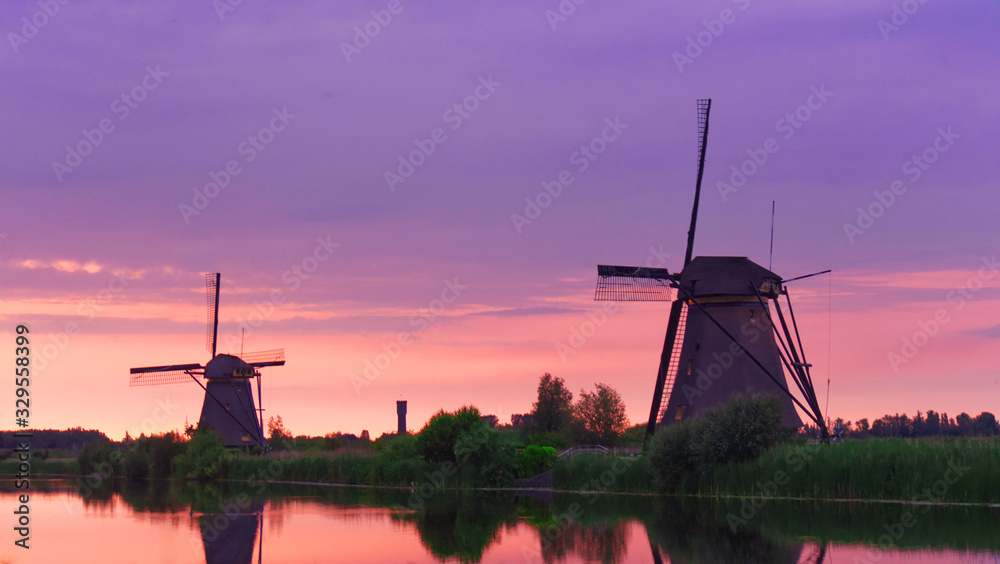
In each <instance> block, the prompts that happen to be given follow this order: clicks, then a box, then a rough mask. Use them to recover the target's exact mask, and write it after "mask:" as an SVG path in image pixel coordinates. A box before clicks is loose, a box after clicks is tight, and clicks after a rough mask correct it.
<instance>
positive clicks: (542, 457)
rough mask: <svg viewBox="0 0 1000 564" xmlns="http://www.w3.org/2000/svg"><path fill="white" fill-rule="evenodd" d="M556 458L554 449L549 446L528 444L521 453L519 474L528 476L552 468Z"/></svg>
mask: <svg viewBox="0 0 1000 564" xmlns="http://www.w3.org/2000/svg"><path fill="white" fill-rule="evenodd" d="M555 458H556V449H555V448H553V447H550V446H539V445H528V446H526V447H524V452H522V453H521V464H520V470H521V476H524V477H528V476H534V475H535V474H540V473H542V472H545V471H546V470H548V469H550V468H552V462H553V461H555Z"/></svg>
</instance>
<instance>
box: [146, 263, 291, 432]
mask: <svg viewBox="0 0 1000 564" xmlns="http://www.w3.org/2000/svg"><path fill="white" fill-rule="evenodd" d="M221 282H222V276H221V275H220V274H218V273H214V274H206V275H205V287H206V290H207V293H208V336H207V339H206V348H207V349H208V351H209V352H211V353H212V358H211V359H210V360H209V361H208V363H206V364H205V365H204V366H202V365H200V364H171V365H168V366H147V367H144V368H133V369H131V370H130V373H131V376H130V377H129V386H154V385H160V384H176V383H180V382H187V381H189V380H194V382H195V383H196V384H198V385H199V386H201V387H202V389H203V390H205V402H204V403H203V404H202V407H201V418H200V419H199V420H198V424H199V425H208V426H210V427H211V428H212V429H213V430H214V431H215V432H216V433H218V434H219V435H221V436H222V439H223V441H225V443H226V446H231V447H237V446H261V447H267V441H266V440H265V439H264V410H263V408H261V407H260V400H261V395H260V392H261V383H260V371H258V370H257V369H258V368H262V367H265V366H284V364H285V350H284V349H276V350H271V351H262V352H253V353H246V354H243V355H242V358H240V357H238V356H234V355H231V354H216V344H217V342H218V336H219V285H220V283H221ZM198 376H201V377H202V378H204V379H205V384H202V383H201V382H199V381H198V378H197V377H198ZM254 378H256V379H257V399H256V401H255V400H254V397H253V390H252V388H251V386H250V381H251V380H253V379H254Z"/></svg>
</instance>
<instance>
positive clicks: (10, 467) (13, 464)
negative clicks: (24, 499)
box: [0, 459, 79, 477]
mask: <svg viewBox="0 0 1000 564" xmlns="http://www.w3.org/2000/svg"><path fill="white" fill-rule="evenodd" d="M30 464H31V470H30V472H31V476H37V475H40V474H77V473H78V472H79V465H78V464H77V463H76V461H75V460H38V459H31V462H30ZM19 466H20V462H19V461H17V460H14V459H8V460H2V461H0V474H4V475H7V476H10V477H13V476H15V475H16V474H17V473H18V472H19V469H18V467H19Z"/></svg>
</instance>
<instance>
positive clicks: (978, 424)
mask: <svg viewBox="0 0 1000 564" xmlns="http://www.w3.org/2000/svg"><path fill="white" fill-rule="evenodd" d="M972 427H973V429H974V430H975V434H976V436H977V437H992V436H993V435H996V434H997V418H996V417H995V416H994V415H993V414H992V413H990V412H989V411H984V412H982V413H980V414H979V415H978V416H977V417H976V418H975V419H973V420H972Z"/></svg>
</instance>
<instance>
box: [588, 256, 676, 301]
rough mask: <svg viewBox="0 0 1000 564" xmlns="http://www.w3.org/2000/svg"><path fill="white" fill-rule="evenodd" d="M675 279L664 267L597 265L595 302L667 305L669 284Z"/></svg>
mask: <svg viewBox="0 0 1000 564" xmlns="http://www.w3.org/2000/svg"><path fill="white" fill-rule="evenodd" d="M676 279H677V277H676V276H674V275H672V274H670V272H668V271H667V269H666V268H648V267H644V266H611V265H606V264H599V265H597V289H596V291H595V292H594V300H595V301H607V302H669V301H671V300H672V299H673V295H672V292H671V291H670V283H671V282H673V281H675V280H676Z"/></svg>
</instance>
